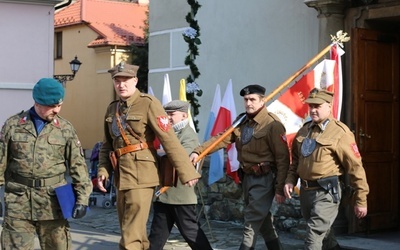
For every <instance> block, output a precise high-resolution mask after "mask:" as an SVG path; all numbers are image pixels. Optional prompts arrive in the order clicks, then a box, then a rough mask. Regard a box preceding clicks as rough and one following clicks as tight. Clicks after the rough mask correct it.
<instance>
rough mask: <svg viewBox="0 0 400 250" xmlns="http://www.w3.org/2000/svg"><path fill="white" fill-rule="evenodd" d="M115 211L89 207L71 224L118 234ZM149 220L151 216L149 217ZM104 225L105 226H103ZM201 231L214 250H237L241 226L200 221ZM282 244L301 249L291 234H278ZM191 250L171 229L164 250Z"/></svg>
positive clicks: (259, 244)
mask: <svg viewBox="0 0 400 250" xmlns="http://www.w3.org/2000/svg"><path fill="white" fill-rule="evenodd" d="M116 213H117V212H116V209H115V208H110V209H104V208H98V207H91V210H90V211H89V213H88V214H87V216H85V217H84V218H82V219H80V220H73V221H71V224H72V225H71V226H72V227H74V225H73V224H77V225H82V226H85V227H93V228H97V229H98V228H102V230H104V231H106V232H109V233H113V234H119V233H120V230H119V224H118V219H117V215H116ZM150 218H151V216H150ZM105 225H106V226H105ZM201 225H202V229H203V231H204V232H205V233H206V235H207V237H208V239H209V241H210V243H211V245H212V247H213V248H214V249H215V250H233V249H234V250H237V249H238V248H239V245H240V243H241V240H242V225H240V224H236V223H232V222H222V221H208V222H207V221H206V220H205V219H202V220H201ZM149 228H150V221H149V223H148V224H147V229H148V230H149ZM279 235H280V237H281V238H282V243H283V245H284V248H285V249H288V250H297V249H302V241H301V240H298V239H294V238H293V236H292V235H291V234H288V233H283V234H282V233H280V234H279ZM190 249H191V248H190V247H189V246H188V245H187V243H186V242H185V240H184V239H183V238H182V236H181V235H180V233H179V230H178V229H177V228H173V230H172V232H171V235H170V237H169V239H168V242H167V244H166V245H165V247H164V250H190ZM256 249H260V250H261V249H266V247H265V243H264V241H263V239H262V238H261V237H259V239H258V241H257V245H256Z"/></svg>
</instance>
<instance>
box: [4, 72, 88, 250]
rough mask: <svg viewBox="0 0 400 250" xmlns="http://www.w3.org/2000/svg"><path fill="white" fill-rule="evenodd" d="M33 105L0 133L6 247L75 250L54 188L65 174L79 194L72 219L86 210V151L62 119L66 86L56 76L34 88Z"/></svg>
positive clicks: (14, 117)
mask: <svg viewBox="0 0 400 250" xmlns="http://www.w3.org/2000/svg"><path fill="white" fill-rule="evenodd" d="M33 99H34V101H35V103H34V105H33V107H31V108H30V109H29V110H27V111H22V112H21V113H19V114H17V115H14V116H11V117H10V118H9V119H7V121H6V122H5V123H4V126H3V128H2V130H1V134H0V185H3V184H4V185H5V217H4V222H3V231H2V233H1V246H2V249H33V247H34V238H35V235H38V238H39V242H40V247H41V249H48V250H54V249H71V235H70V229H69V228H70V227H69V224H68V221H67V220H66V219H65V218H64V217H63V214H62V212H61V208H60V205H59V202H58V200H57V197H56V195H55V191H54V189H55V188H56V187H58V186H61V185H65V184H66V183H67V182H66V180H65V177H64V175H65V174H66V173H68V174H69V176H70V177H71V179H72V184H73V187H74V189H75V193H76V204H75V207H74V208H73V218H81V217H83V216H84V215H85V214H86V208H87V206H88V201H89V195H90V193H91V192H92V182H91V181H90V178H89V174H88V169H87V166H86V163H85V159H84V155H83V150H82V147H81V144H80V142H79V139H78V136H77V135H76V132H75V129H74V128H73V126H72V124H71V123H70V122H68V121H67V120H65V119H64V118H62V117H60V116H59V115H58V113H59V112H60V109H61V105H62V103H63V100H64V88H63V86H62V84H61V83H59V82H58V81H56V80H55V79H52V78H42V79H40V80H39V81H38V82H37V83H36V85H35V86H34V88H33Z"/></svg>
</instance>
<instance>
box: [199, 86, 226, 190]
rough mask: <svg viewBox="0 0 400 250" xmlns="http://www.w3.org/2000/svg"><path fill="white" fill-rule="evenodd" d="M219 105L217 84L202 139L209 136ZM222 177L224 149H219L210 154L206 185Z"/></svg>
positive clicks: (219, 94)
mask: <svg viewBox="0 0 400 250" xmlns="http://www.w3.org/2000/svg"><path fill="white" fill-rule="evenodd" d="M220 107H221V88H220V85H219V84H217V86H216V88H215V93H214V100H213V103H212V106H211V111H210V115H209V116H208V122H207V127H206V131H205V133H204V141H207V140H208V139H210V137H211V131H212V128H213V125H214V124H215V120H216V117H217V114H218V111H219V108H220ZM222 177H224V150H223V149H220V150H218V151H216V152H214V153H212V154H211V156H210V168H209V173H208V185H211V184H213V183H215V182H217V181H218V180H219V179H221V178H222Z"/></svg>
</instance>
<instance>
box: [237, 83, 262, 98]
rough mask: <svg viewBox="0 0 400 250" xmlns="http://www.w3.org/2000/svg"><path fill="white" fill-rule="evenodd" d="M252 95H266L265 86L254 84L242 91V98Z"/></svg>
mask: <svg viewBox="0 0 400 250" xmlns="http://www.w3.org/2000/svg"><path fill="white" fill-rule="evenodd" d="M250 94H260V95H265V88H264V87H263V86H260V85H257V84H253V85H248V86H246V87H244V88H243V89H242V90H241V91H240V95H241V96H245V95H250Z"/></svg>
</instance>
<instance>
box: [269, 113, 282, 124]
mask: <svg viewBox="0 0 400 250" xmlns="http://www.w3.org/2000/svg"><path fill="white" fill-rule="evenodd" d="M268 115H269V116H271V118H272V119H274V120H275V121H279V122H280V121H281V119H279V117H278V116H277V115H276V114H274V113H272V112H268Z"/></svg>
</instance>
